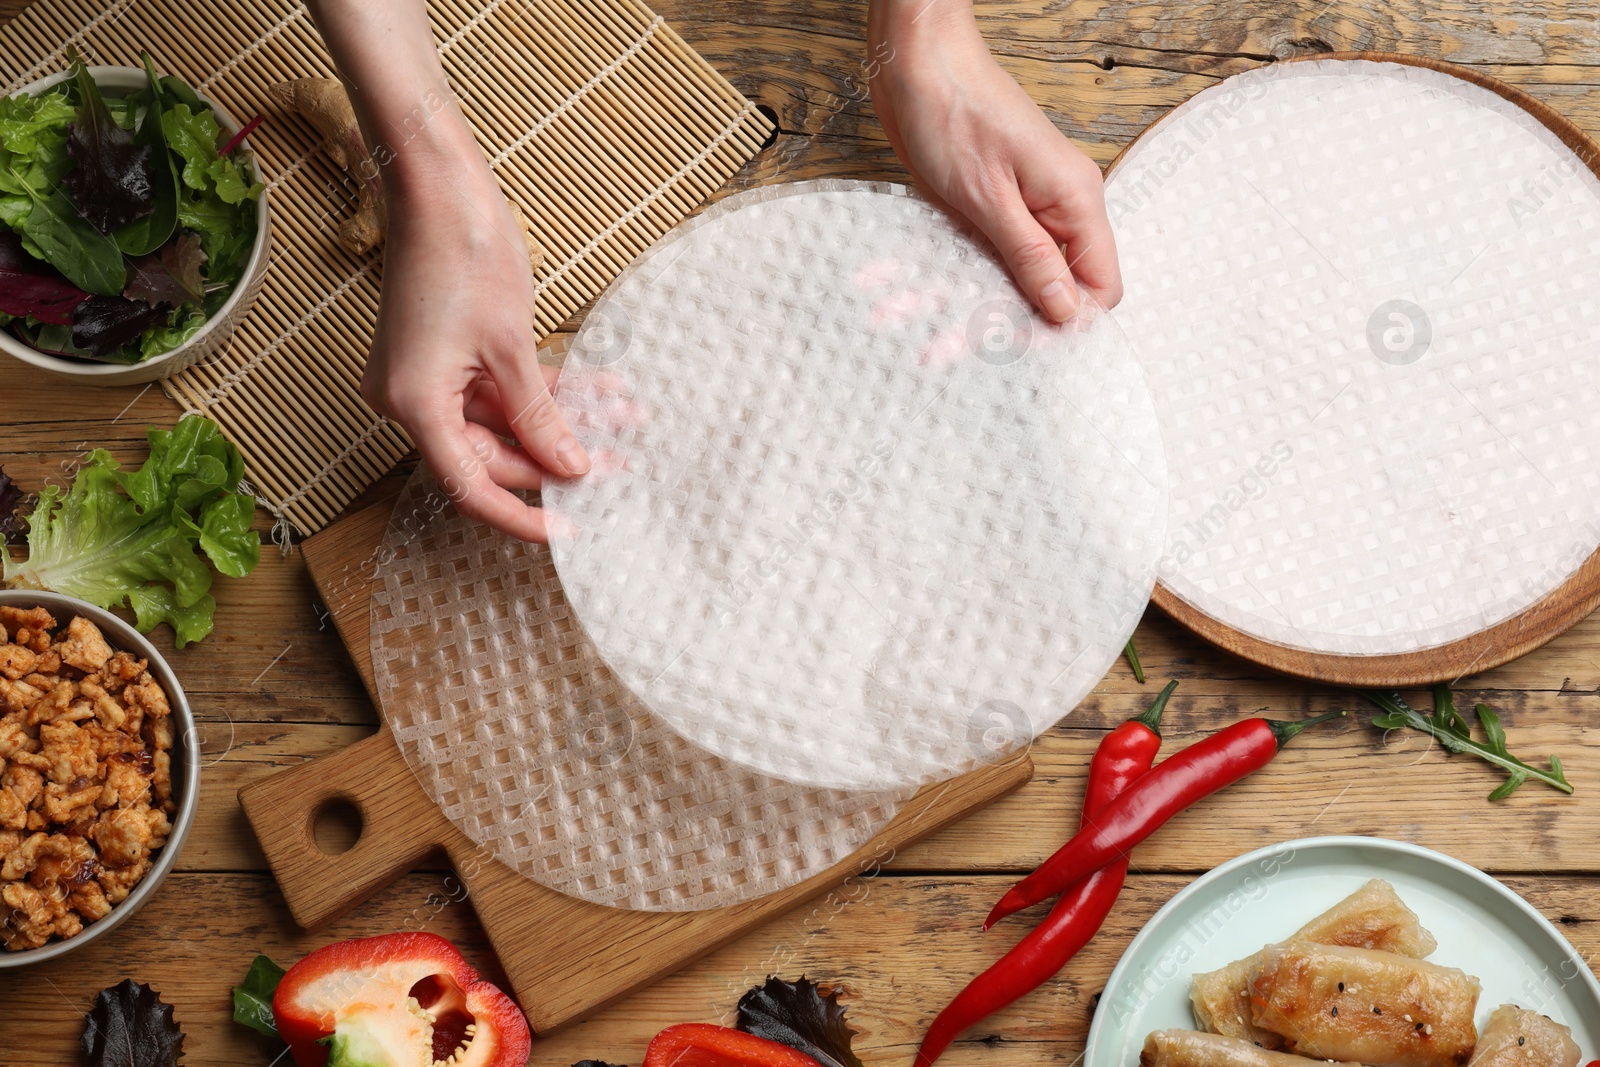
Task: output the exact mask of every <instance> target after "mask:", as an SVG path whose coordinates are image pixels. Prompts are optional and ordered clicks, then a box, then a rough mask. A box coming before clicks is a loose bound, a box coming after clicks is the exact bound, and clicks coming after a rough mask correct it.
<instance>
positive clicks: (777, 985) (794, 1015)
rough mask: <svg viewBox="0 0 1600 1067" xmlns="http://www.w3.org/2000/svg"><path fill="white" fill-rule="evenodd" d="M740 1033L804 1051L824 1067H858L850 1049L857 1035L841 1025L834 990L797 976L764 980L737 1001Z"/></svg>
mask: <svg viewBox="0 0 1600 1067" xmlns="http://www.w3.org/2000/svg"><path fill="white" fill-rule="evenodd" d="M736 1026H737V1027H738V1029H740V1030H743V1031H744V1032H745V1033H747V1034H754V1035H755V1036H757V1037H764V1038H766V1039H767V1040H768V1041H776V1042H777V1043H778V1044H780V1045H788V1046H789V1047H790V1048H792V1049H796V1050H798V1051H800V1052H804V1053H805V1054H806V1055H807V1056H810V1057H811V1058H812V1059H814V1060H816V1061H817V1062H818V1063H820V1064H822V1065H823V1067H862V1064H861V1060H860V1058H859V1057H858V1056H857V1055H856V1054H855V1051H854V1050H853V1049H852V1048H851V1043H852V1041H853V1040H854V1039H855V1031H854V1030H852V1029H850V1025H849V1024H848V1023H847V1022H845V1008H844V1005H842V1004H840V1003H839V994H838V991H837V990H833V989H827V990H824V988H823V987H822V986H819V985H818V984H817V983H815V982H813V981H811V980H810V979H808V978H806V977H805V976H804V975H801V976H800V980H799V981H797V982H791V981H788V980H786V979H783V978H778V977H776V976H770V975H769V976H768V978H767V980H766V982H765V983H763V984H762V985H759V986H756V987H754V988H753V989H751V990H749V991H748V992H747V993H745V995H744V996H742V997H740V998H739V1021H738V1023H737V1024H736Z"/></svg>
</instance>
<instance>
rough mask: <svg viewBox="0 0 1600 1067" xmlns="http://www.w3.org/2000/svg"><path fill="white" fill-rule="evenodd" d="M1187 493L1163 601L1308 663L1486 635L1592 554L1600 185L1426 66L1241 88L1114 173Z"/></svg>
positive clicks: (1208, 101) (1201, 104) (1502, 104)
mask: <svg viewBox="0 0 1600 1067" xmlns="http://www.w3.org/2000/svg"><path fill="white" fill-rule="evenodd" d="M1107 200H1108V206H1109V207H1110V210H1111V216H1112V220H1113V224H1114V226H1115V228H1116V233H1117V244H1118V248H1119V249H1120V251H1121V256H1122V267H1123V276H1124V279H1125V282H1126V285H1127V293H1128V295H1127V298H1126V299H1125V300H1124V301H1123V303H1122V304H1121V305H1120V306H1119V307H1118V308H1117V309H1116V311H1115V312H1114V313H1113V314H1114V317H1115V318H1116V320H1117V321H1118V322H1119V323H1120V324H1121V325H1122V326H1123V328H1124V329H1125V330H1126V331H1127V333H1128V335H1129V337H1130V338H1131V339H1132V341H1133V343H1134V346H1135V348H1136V349H1137V351H1138V353H1139V357H1140V359H1141V360H1143V362H1144V365H1145V368H1146V370H1147V371H1149V374H1150V379H1151V381H1152V383H1153V388H1154V389H1155V391H1156V402H1157V406H1158V408H1159V410H1160V413H1161V421H1162V426H1163V433H1164V434H1165V439H1166V444H1167V464H1168V467H1169V470H1170V472H1171V477H1172V483H1171V484H1172V503H1171V511H1170V514H1169V518H1168V523H1167V530H1168V543H1167V549H1166V553H1165V556H1164V558H1163V560H1162V567H1161V581H1162V583H1163V584H1164V585H1165V586H1166V587H1167V588H1168V589H1170V590H1171V591H1172V592H1174V593H1176V594H1177V595H1178V596H1180V597H1182V598H1183V599H1184V600H1186V601H1188V602H1189V603H1191V604H1193V605H1194V606H1195V607H1197V608H1199V609H1200V610H1201V611H1204V612H1206V613H1207V614H1209V615H1211V616H1213V617H1215V618H1217V619H1219V620H1221V621H1222V622H1224V623H1227V624H1228V625H1230V626H1232V627H1234V628H1235V629H1237V630H1241V631H1243V632H1245V633H1248V634H1251V635H1254V636H1256V637H1259V638H1263V639H1265V640H1268V641H1272V642H1276V643H1278V644H1282V645H1287V646H1291V647H1294V648H1301V649H1309V650H1313V651H1318V652H1332V653H1346V654H1386V653H1401V652H1410V651H1415V650H1418V649H1423V648H1428V647H1431V646H1434V645H1439V644H1442V643H1445V642H1449V641H1452V640H1456V639H1459V638H1462V637H1466V636H1469V635H1471V634H1473V633H1474V632H1476V631H1479V630H1481V629H1483V628H1485V627H1488V626H1491V625H1494V624H1495V623H1497V622H1500V621H1502V620H1504V619H1506V618H1507V617H1509V616H1511V615H1514V614H1515V613H1517V612H1518V611H1520V610H1522V609H1523V608H1525V607H1527V606H1528V605H1530V604H1532V603H1533V602H1535V601H1536V600H1538V599H1539V598H1540V597H1542V596H1544V595H1545V594H1546V593H1548V592H1549V591H1551V590H1552V589H1554V588H1556V587H1557V586H1558V585H1560V584H1561V583H1562V582H1563V581H1564V580H1565V579H1566V578H1567V577H1568V576H1569V575H1571V574H1572V572H1573V571H1574V570H1575V569H1576V568H1577V567H1578V566H1579V565H1580V564H1582V562H1583V561H1584V560H1585V559H1586V558H1587V557H1588V556H1589V554H1590V553H1591V552H1592V551H1594V549H1595V546H1596V544H1597V543H1600V465H1597V463H1596V458H1597V456H1600V301H1597V297H1596V294H1597V293H1600V183H1597V182H1596V180H1595V178H1594V177H1593V175H1591V174H1590V172H1589V170H1588V169H1587V168H1586V167H1584V166H1583V165H1582V163H1581V161H1580V160H1579V159H1578V158H1577V157H1576V156H1575V155H1574V154H1573V153H1572V152H1571V151H1570V150H1569V149H1568V148H1566V146H1564V145H1563V144H1562V143H1561V142H1560V141H1559V140H1557V138H1556V137H1555V136H1554V135H1553V134H1551V133H1550V132H1549V131H1548V130H1546V129H1545V128H1544V127H1543V126H1542V125H1540V124H1539V123H1538V122H1537V121H1536V120H1535V119H1534V118H1533V117H1532V116H1531V115H1529V114H1527V113H1526V112H1524V111H1522V110H1521V109H1519V108H1517V107H1516V106H1514V105H1512V104H1510V103H1509V102H1507V101H1505V100H1504V99H1502V98H1501V97H1499V96H1497V95H1496V94H1494V93H1492V92H1489V91H1488V90H1485V89H1481V88H1478V87H1477V86H1474V85H1471V84H1469V83H1467V82H1464V81H1461V80H1459V79H1456V78H1453V77H1450V76H1448V75H1445V74H1440V73H1438V72H1435V71H1430V70H1425V69H1422V68H1417V67H1409V66H1401V65H1398V64H1388V63H1370V62H1351V61H1336V60H1328V61H1318V62H1304V63H1289V64H1280V65H1277V66H1273V67H1267V68H1263V69H1261V70H1257V71H1252V72H1250V73H1247V74H1243V75H1239V76H1237V77H1234V78H1230V79H1228V80H1227V81H1225V82H1223V83H1221V84H1220V85H1217V86H1215V87H1213V88H1211V89H1208V90H1206V91H1204V92H1202V93H1200V94H1198V95H1197V96H1195V97H1194V98H1193V99H1192V100H1190V101H1189V102H1187V103H1186V104H1184V105H1183V106H1182V107H1180V108H1178V109H1177V110H1176V111H1174V112H1173V113H1172V114H1171V115H1170V116H1168V117H1167V118H1165V119H1163V120H1162V121H1161V122H1160V123H1159V124H1158V125H1156V126H1155V127H1154V128H1152V129H1151V130H1150V131H1148V132H1147V133H1146V134H1145V136H1143V137H1142V138H1141V139H1140V140H1139V141H1137V142H1136V143H1135V144H1134V145H1133V146H1132V148H1131V149H1129V151H1128V153H1127V154H1126V156H1125V157H1124V159H1123V160H1122V161H1121V163H1119V164H1118V166H1117V167H1116V169H1115V170H1114V171H1113V172H1112V174H1111V176H1110V179H1109V181H1108V186H1107Z"/></svg>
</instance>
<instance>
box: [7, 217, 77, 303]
mask: <svg viewBox="0 0 1600 1067" xmlns="http://www.w3.org/2000/svg"><path fill="white" fill-rule="evenodd" d="M88 297H89V294H88V293H86V292H84V291H83V290H82V289H79V288H78V287H77V286H75V285H73V284H72V283H71V282H69V281H67V280H66V279H65V278H63V277H62V276H61V275H60V274H58V273H56V272H55V271H53V270H51V269H50V267H49V266H48V265H46V264H45V263H44V262H43V261H42V260H38V259H34V258H33V257H32V256H30V255H28V253H27V252H25V251H23V248H22V239H21V238H19V237H18V236H17V235H16V234H14V233H5V232H0V313H4V314H6V315H12V316H15V317H17V318H22V317H24V316H26V317H28V318H31V319H33V320H34V321H36V322H47V323H51V324H53V325H56V326H65V325H68V324H69V323H71V322H72V309H73V308H75V307H77V306H78V305H79V304H81V303H83V301H85V300H86V299H88Z"/></svg>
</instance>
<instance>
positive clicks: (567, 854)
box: [371, 469, 910, 911]
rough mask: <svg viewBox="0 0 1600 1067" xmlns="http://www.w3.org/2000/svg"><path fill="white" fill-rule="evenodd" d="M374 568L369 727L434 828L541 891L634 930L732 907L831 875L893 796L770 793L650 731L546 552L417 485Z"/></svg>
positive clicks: (882, 817)
mask: <svg viewBox="0 0 1600 1067" xmlns="http://www.w3.org/2000/svg"><path fill="white" fill-rule="evenodd" d="M376 563H377V565H378V567H377V569H378V573H379V575H380V576H381V578H382V588H381V589H380V590H379V591H378V592H377V593H376V594H375V595H374V597H373V602H372V608H371V621H372V636H371V648H372V662H373V674H374V678H375V681H376V684H377V689H378V697H379V705H380V707H381V709H382V713H383V717H384V721H385V722H386V723H387V724H388V725H389V728H390V731H391V732H392V733H393V735H394V738H395V741H396V742H397V743H398V744H399V746H400V749H401V751H402V752H403V753H404V754H405V757H406V761H407V763H408V764H409V765H410V767H411V769H412V771H413V772H415V774H416V776H417V779H418V780H419V781H420V782H421V784H422V787H423V789H424V790H425V791H426V792H427V794H428V795H429V796H430V797H431V798H432V799H433V800H434V801H435V802H436V803H437V804H438V805H439V807H440V808H441V810H442V811H443V812H444V814H445V815H446V817H448V818H449V819H450V821H451V822H452V823H454V824H455V825H456V826H457V827H459V828H460V829H461V831H462V832H463V833H465V834H466V835H467V836H468V837H469V838H471V839H472V840H473V841H475V842H477V843H478V844H479V845H481V846H482V847H483V848H484V849H486V850H487V852H488V853H489V854H490V855H492V856H493V857H494V858H495V859H497V860H499V861H500V862H501V863H504V864H506V865H507V866H508V867H511V868H512V869H514V870H516V871H518V872H520V873H521V874H523V875H525V876H526V877H528V878H531V879H532V880H533V881H535V882H538V883H540V884H541V885H545V886H548V887H550V888H551V889H555V890H557V891H559V892H562V893H566V894H568V895H570V896H574V897H578V898H581V899H583V900H588V901H592V902H594V903H597V904H606V905H611V906H614V907H621V908H630V909H636V910H646V911H693V910H698V909H702V908H713V907H721V906H724V905H728V904H736V903H739V902H740V901H745V900H752V899H755V898H757V897H760V896H764V895H766V894H768V893H772V892H775V891H777V890H779V889H783V888H785V887H786V886H790V885H793V884H795V883H796V882H799V881H802V880H804V879H806V878H808V877H810V876H812V875H814V874H817V873H819V872H821V871H824V870H827V869H828V868H830V867H832V866H833V865H835V864H836V863H838V862H840V861H841V860H844V859H845V858H847V857H848V856H849V855H850V854H851V853H852V852H854V851H856V850H857V849H858V848H860V847H862V846H863V845H864V844H866V842H867V841H868V840H870V839H871V838H872V836H873V835H874V834H876V833H877V832H878V831H879V830H881V829H882V828H883V827H884V826H886V825H887V824H888V822H889V821H890V820H891V819H892V818H893V817H894V814H895V811H896V810H897V807H898V805H899V804H900V802H901V801H902V800H904V799H905V798H906V797H908V796H909V795H910V791H909V790H902V791H893V790H878V791H855V792H847V791H843V790H824V789H812V788H807V787H805V786H800V785H795V784H793V783H790V782H784V781H779V780H777V779H775V778H772V777H771V776H768V775H762V774H759V773H757V772H755V771H752V770H751V769H750V768H748V767H745V766H742V765H740V764H737V763H730V762H729V761H727V760H723V759H720V758H718V757H717V756H715V755H712V754H711V753H709V752H707V751H705V750H704V749H701V748H699V747H697V746H695V745H693V744H692V743H690V742H688V741H686V740H684V739H683V738H682V737H681V736H679V735H678V734H677V733H675V732H674V731H672V730H670V729H667V728H666V727H665V726H664V725H662V723H661V722H660V721H659V720H658V719H656V718H654V717H653V716H652V715H650V714H649V712H648V711H647V710H646V709H645V708H644V707H643V706H642V705H641V704H640V703H639V701H638V700H636V699H634V697H633V696H632V695H631V694H630V693H629V692H628V690H627V689H626V688H625V687H624V686H623V685H622V684H621V683H620V682H619V681H618V680H617V678H616V677H615V676H614V675H613V674H612V673H611V671H610V670H609V669H608V668H607V667H606V665H605V663H604V662H603V661H602V660H601V658H600V656H599V655H598V653H597V652H596V651H595V649H594V646H593V645H592V644H590V643H589V641H588V640H587V639H586V638H585V637H584V635H583V633H582V632H581V631H580V630H579V629H578V627H577V626H576V625H575V624H574V622H573V621H572V615H571V610H570V608H569V607H568V605H567V602H566V600H565V598H564V597H563V596H562V592H561V585H560V582H559V581H558V580H557V578H556V573H555V567H554V565H553V563H552V561H551V559H550V553H549V551H548V550H547V549H545V548H544V547H542V546H539V545H530V544H526V543H524V542H521V541H518V540H515V539H514V538H511V537H508V536H506V535H504V534H501V533H499V532H497V531H494V530H491V529H490V528H489V527H487V526H483V525H480V524H478V523H476V522H473V521H472V520H470V519H465V518H463V517H462V516H460V515H458V514H457V513H456V511H455V509H454V508H453V507H451V506H450V504H449V501H448V500H447V498H446V496H445V494H444V493H443V492H442V491H441V490H440V488H439V487H438V486H437V484H436V483H435V482H434V480H433V478H432V477H431V476H430V475H429V473H428V472H427V470H426V469H422V470H419V471H418V472H417V474H416V475H414V476H413V477H412V479H411V480H410V481H409V482H408V483H407V485H406V488H405V490H404V492H403V493H402V494H401V496H400V498H399V500H398V501H397V502H396V504H395V508H394V512H393V514H392V517H391V519H390V523H389V529H388V532H387V534H386V535H385V538H384V542H383V545H382V548H381V549H380V550H379V552H378V554H377V556H376Z"/></svg>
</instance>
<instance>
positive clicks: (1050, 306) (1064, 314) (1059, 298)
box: [1039, 271, 1079, 322]
mask: <svg viewBox="0 0 1600 1067" xmlns="http://www.w3.org/2000/svg"><path fill="white" fill-rule="evenodd" d="M1078 303H1079V301H1078V286H1077V284H1076V283H1075V282H1073V280H1072V272H1071V271H1062V272H1061V277H1059V278H1057V279H1056V280H1055V281H1053V282H1051V283H1050V284H1049V285H1047V286H1045V287H1044V288H1043V289H1041V290H1039V304H1040V306H1041V307H1043V308H1044V313H1045V314H1046V315H1048V316H1050V318H1051V319H1053V320H1055V321H1056V322H1066V321H1067V320H1068V319H1070V318H1072V316H1074V315H1076V314H1077V313H1078Z"/></svg>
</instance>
